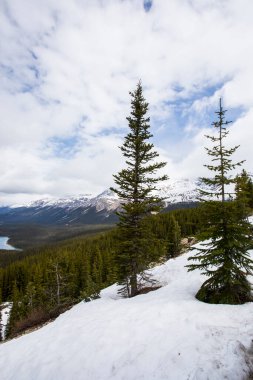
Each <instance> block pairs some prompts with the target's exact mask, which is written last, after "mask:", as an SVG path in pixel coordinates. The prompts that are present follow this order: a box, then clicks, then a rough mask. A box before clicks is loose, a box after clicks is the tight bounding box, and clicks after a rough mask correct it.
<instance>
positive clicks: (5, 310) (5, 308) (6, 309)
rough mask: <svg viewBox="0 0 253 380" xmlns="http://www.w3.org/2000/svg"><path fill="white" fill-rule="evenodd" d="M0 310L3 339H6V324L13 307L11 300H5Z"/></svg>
mask: <svg viewBox="0 0 253 380" xmlns="http://www.w3.org/2000/svg"><path fill="white" fill-rule="evenodd" d="M0 306H1V309H0V312H1V323H2V339H3V340H4V339H5V331H6V326H7V323H8V319H9V315H10V311H11V308H12V303H11V302H4V303H2V305H0Z"/></svg>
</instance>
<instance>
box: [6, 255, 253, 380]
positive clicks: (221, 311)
mask: <svg viewBox="0 0 253 380" xmlns="http://www.w3.org/2000/svg"><path fill="white" fill-rule="evenodd" d="M191 254H192V252H191ZM252 254H253V252H252ZM188 256H189V254H185V255H183V256H180V257H178V258H176V259H171V260H169V261H168V262H166V263H165V264H164V265H161V266H158V267H155V268H154V269H153V270H152V272H153V275H154V278H156V279H157V280H158V281H159V283H160V284H161V285H163V286H162V287H161V288H160V289H158V290H156V291H153V292H150V293H148V294H145V295H140V296H137V297H135V298H132V299H120V298H119V297H118V296H117V287H116V285H113V286H111V287H109V288H107V289H104V290H103V291H102V295H101V299H99V300H96V301H92V302H90V303H84V302H81V303H80V304H78V305H76V306H75V307H73V308H72V309H71V310H70V311H67V312H66V313H64V314H62V315H61V316H60V317H59V318H57V320H55V321H54V322H52V323H50V324H48V325H47V326H44V327H43V328H41V329H40V330H37V331H35V332H32V333H30V334H27V335H25V336H22V337H20V338H17V339H14V340H12V341H9V342H6V343H3V344H1V345H0V373H1V380H70V379H75V380H109V379H110V380H141V379H142V380H165V379H166V380H207V379H209V380H221V379H229V380H238V379H246V378H247V376H248V374H249V372H250V370H251V366H252V351H251V348H252V346H251V345H252V335H253V324H252V314H253V304H252V303H248V304H244V305H239V306H237V305H236V306H234V305H233V306H232V305H209V304H205V303H202V302H199V301H198V300H196V299H195V297H194V296H195V293H196V291H197V290H198V289H199V287H200V285H201V283H202V282H203V281H204V278H203V276H201V274H200V273H198V272H197V271H194V272H190V273H187V269H186V268H185V267H184V266H185V265H186V263H187V257H188Z"/></svg>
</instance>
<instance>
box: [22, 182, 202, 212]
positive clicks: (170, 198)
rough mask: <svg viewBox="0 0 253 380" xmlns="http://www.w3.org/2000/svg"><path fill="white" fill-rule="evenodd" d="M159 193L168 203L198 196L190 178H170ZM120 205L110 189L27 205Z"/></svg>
mask: <svg viewBox="0 0 253 380" xmlns="http://www.w3.org/2000/svg"><path fill="white" fill-rule="evenodd" d="M158 192H159V195H160V196H161V197H162V198H164V200H165V202H166V204H167V205H168V204H170V203H172V204H174V203H185V202H195V201H196V198H197V184H196V182H195V181H190V180H189V179H177V180H170V181H168V182H167V183H166V184H165V185H162V186H161V188H160V189H159V191H158ZM119 205H120V201H119V198H118V197H117V195H116V194H115V193H114V192H113V191H111V190H110V189H108V190H105V191H103V192H102V193H101V194H99V195H97V196H92V195H90V194H89V195H80V196H77V197H67V198H60V199H56V200H55V199H42V200H38V201H35V202H32V203H30V204H28V205H26V206H27V207H48V206H50V207H62V208H66V209H70V210H73V209H76V208H79V207H84V208H86V207H95V208H96V210H97V211H101V210H107V211H111V210H115V209H116V208H118V207H119Z"/></svg>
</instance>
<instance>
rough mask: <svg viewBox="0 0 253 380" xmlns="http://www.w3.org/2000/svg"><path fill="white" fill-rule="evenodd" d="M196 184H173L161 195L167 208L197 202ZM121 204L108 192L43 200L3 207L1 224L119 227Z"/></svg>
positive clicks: (0, 212) (0, 211)
mask: <svg viewBox="0 0 253 380" xmlns="http://www.w3.org/2000/svg"><path fill="white" fill-rule="evenodd" d="M196 186H197V185H196V183H195V182H192V181H189V180H187V179H181V180H170V181H169V182H168V183H167V184H166V185H164V186H163V187H162V188H161V189H160V191H159V194H160V196H161V197H163V198H165V206H166V207H172V208H174V207H175V205H176V204H178V203H179V204H180V206H181V207H184V205H186V204H189V203H190V204H191V203H193V202H195V201H196V197H197V193H196ZM119 206H120V201H119V199H118V197H117V196H116V194H115V193H113V192H112V191H110V190H105V191H104V192H103V193H101V194H99V195H98V196H95V197H94V196H87V195H81V196H79V197H68V198H61V199H42V200H38V201H36V202H32V203H30V204H28V205H24V206H18V207H2V208H1V207H0V223H37V224H54V225H55V224H59V225H68V224H77V223H86V224H100V223H107V224H108V223H115V222H116V220H117V219H116V216H115V214H114V212H115V210H116V209H117V208H118V207H119Z"/></svg>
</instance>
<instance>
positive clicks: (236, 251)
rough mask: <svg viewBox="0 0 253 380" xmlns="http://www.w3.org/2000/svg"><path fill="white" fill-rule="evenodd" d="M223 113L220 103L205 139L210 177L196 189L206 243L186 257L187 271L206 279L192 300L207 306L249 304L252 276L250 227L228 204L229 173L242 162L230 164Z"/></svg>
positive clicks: (234, 204)
mask: <svg viewBox="0 0 253 380" xmlns="http://www.w3.org/2000/svg"><path fill="white" fill-rule="evenodd" d="M225 113H226V110H224V109H223V107H222V104H221V100H220V105H219V110H218V112H216V114H217V115H218V121H216V122H214V123H213V126H214V128H215V129H216V131H217V135H215V136H207V138H208V139H209V140H211V142H212V143H213V147H212V148H206V150H207V153H208V155H209V156H210V157H211V159H212V163H211V164H210V165H205V166H206V167H207V168H208V169H209V170H210V171H211V172H214V176H213V177H211V178H201V182H202V184H204V185H205V190H203V189H202V190H200V195H201V196H202V201H203V212H204V214H205V218H204V219H203V220H206V225H205V231H204V233H203V238H205V239H209V240H210V241H209V242H208V243H206V244H204V245H203V248H200V249H198V252H197V254H196V255H195V256H193V257H190V258H189V260H193V261H194V262H196V261H197V262H198V263H193V264H190V265H188V268H189V269H188V270H190V271H191V270H194V269H202V270H203V273H204V274H205V275H207V276H208V277H209V278H208V279H207V280H206V281H205V282H204V283H203V285H202V286H201V288H200V290H199V291H198V293H197V295H196V297H197V298H198V299H199V300H201V301H204V302H208V303H227V304H240V303H244V302H247V301H251V294H250V291H251V288H250V284H249V282H248V280H247V277H246V276H247V275H249V274H252V269H253V262H252V261H251V259H250V258H249V255H248V253H247V250H248V248H249V246H250V242H251V239H252V232H251V226H250V224H249V223H248V221H247V217H246V215H245V213H244V212H240V202H237V201H232V195H233V193H232V190H230V187H231V186H233V185H234V183H235V178H233V177H232V176H231V175H230V174H231V170H233V169H235V168H236V167H237V166H240V165H241V164H242V162H238V163H232V159H231V156H232V154H233V153H234V152H235V151H236V150H237V148H238V146H236V147H234V148H231V149H227V148H226V147H225V146H224V139H225V138H226V137H227V135H228V130H227V124H228V123H229V122H227V121H225Z"/></svg>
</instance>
